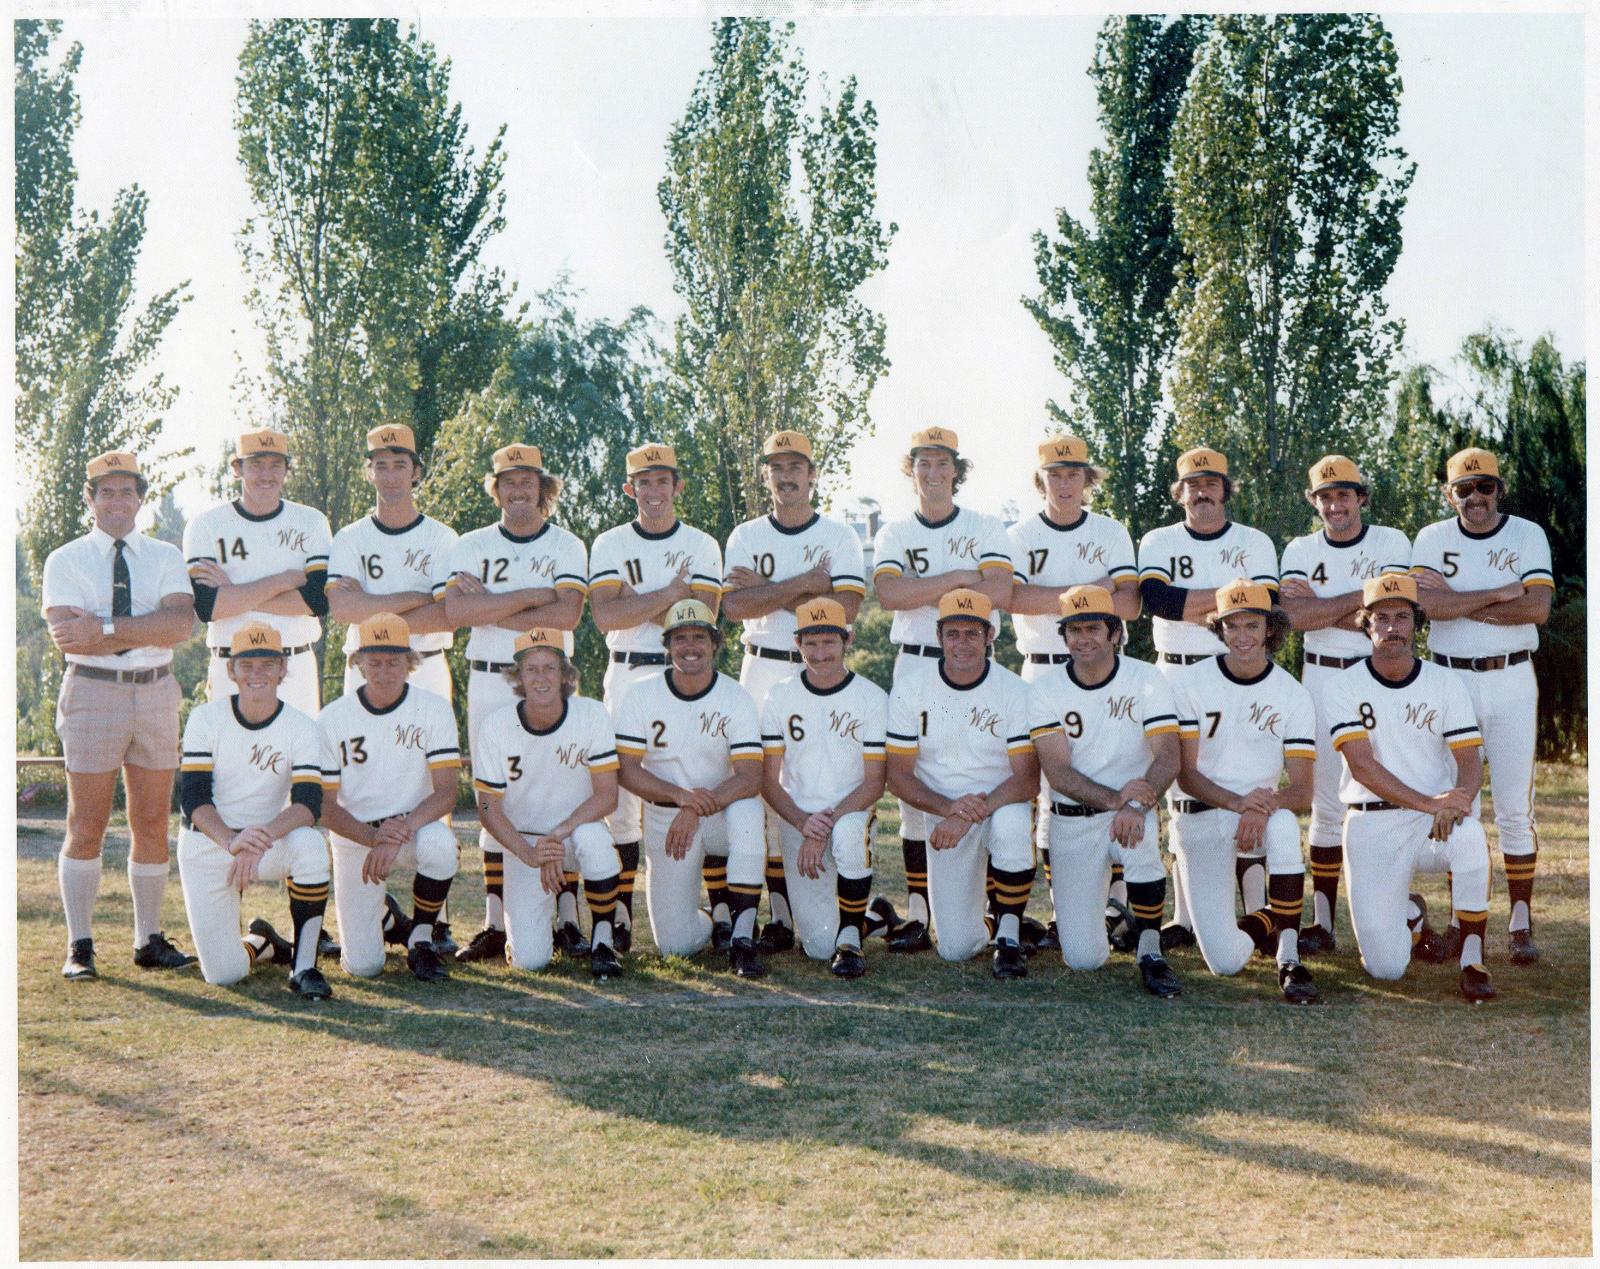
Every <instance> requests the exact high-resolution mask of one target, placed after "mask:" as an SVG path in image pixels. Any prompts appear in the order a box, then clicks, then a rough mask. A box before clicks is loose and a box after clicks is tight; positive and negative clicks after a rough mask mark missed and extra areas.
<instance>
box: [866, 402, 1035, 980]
mask: <svg viewBox="0 0 1600 1269" xmlns="http://www.w3.org/2000/svg"><path fill="white" fill-rule="evenodd" d="M959 444H960V440H959V438H958V437H957V436H956V434H955V433H954V432H952V431H951V430H950V429H949V428H947V427H929V428H924V429H923V430H922V431H920V432H915V433H913V434H912V436H911V445H910V447H909V449H908V451H907V453H906V456H905V457H904V458H903V459H902V460H901V463H900V470H901V471H902V472H903V473H904V474H905V475H907V476H909V477H910V478H911V484H912V487H913V488H914V489H915V490H916V493H917V509H916V511H915V512H913V513H912V514H911V515H910V516H908V517H907V518H906V519H904V520H895V521H892V522H891V523H889V524H886V525H884V526H883V528H881V529H880V530H878V536H877V538H876V540H875V543H874V548H873V566H872V584H873V586H875V587H876V588H877V591H878V602H879V603H880V604H882V605H883V607H884V608H885V609H886V610H888V611H890V612H892V613H894V621H893V622H892V623H891V625H890V627H889V637H890V638H891V639H892V640H893V641H894V642H895V644H896V646H897V647H898V649H899V651H898V652H897V654H896V656H895V661H894V684H895V686H898V685H899V684H900V681H901V676H902V675H907V674H910V675H913V676H919V677H920V676H921V675H923V674H924V673H928V672H930V671H929V666H930V665H931V664H932V662H934V661H937V660H938V659H939V658H940V657H941V656H942V655H943V653H942V651H941V649H940V646H939V632H938V622H939V604H940V602H941V599H942V598H943V596H944V595H946V594H947V593H948V592H950V591H952V590H958V589H963V588H965V589H970V590H976V591H978V592H979V593H981V594H982V595H983V596H984V597H985V599H986V601H987V605H988V606H987V607H986V608H985V610H984V611H985V612H987V613H989V614H990V617H989V622H990V628H991V632H992V633H998V632H999V629H1000V613H999V611H998V610H999V609H1001V608H1004V607H1006V606H1007V605H1008V604H1009V603H1010V600H1011V589H1012V577H1011V545H1010V542H1009V541H1008V539H1007V538H1006V530H1005V525H1004V524H1002V523H1001V522H1000V520H999V519H998V518H996V517H995V516H989V515H984V514H983V513H982V512H978V511H972V510H970V509H968V508H966V507H961V506H957V505H956V501H955V497H956V494H957V493H958V492H959V491H960V489H961V485H962V482H963V481H965V480H966V478H967V473H968V472H969V471H970V470H971V468H972V464H971V462H970V461H969V460H968V459H965V458H962V457H961V454H960V451H959V448H958V446H959ZM990 641H991V643H992V642H993V640H992V637H991V640H990ZM1034 792H1035V794H1037V792H1038V790H1037V789H1035V790H1034ZM932 827H933V821H932V820H930V819H929V818H928V816H926V815H925V814H923V812H922V811H920V810H918V809H917V808H916V807H915V806H914V805H912V804H911V803H910V802H908V801H907V800H906V799H904V798H901V799H900V848H901V852H902V855H903V856H904V859H905V870H906V889H907V891H908V907H907V911H906V921H905V923H904V924H903V925H901V926H900V927H899V928H898V929H897V930H895V931H894V933H892V934H891V935H890V936H889V950H890V951H891V952H921V951H925V950H927V949H928V948H929V947H931V946H933V943H932V940H931V939H930V938H929V935H928V921H929V916H928V833H929V831H930V830H931V829H932ZM968 955H971V953H968Z"/></svg>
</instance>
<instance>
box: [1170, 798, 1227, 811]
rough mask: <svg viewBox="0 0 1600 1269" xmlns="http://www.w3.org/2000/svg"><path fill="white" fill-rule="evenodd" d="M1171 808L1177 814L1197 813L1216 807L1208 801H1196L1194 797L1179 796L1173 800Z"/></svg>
mask: <svg viewBox="0 0 1600 1269" xmlns="http://www.w3.org/2000/svg"><path fill="white" fill-rule="evenodd" d="M1172 809H1173V810H1174V811H1176V812H1177V813H1178V814H1179V815H1198V814H1199V813H1200V812H1201V811H1214V810H1216V809H1217V808H1216V807H1214V806H1212V805H1211V803H1209V802H1198V801H1196V800H1195V799H1194V798H1179V799H1177V801H1175V802H1173V804H1172Z"/></svg>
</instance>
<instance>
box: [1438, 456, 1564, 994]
mask: <svg viewBox="0 0 1600 1269" xmlns="http://www.w3.org/2000/svg"><path fill="white" fill-rule="evenodd" d="M1445 476H1446V485H1445V497H1446V498H1447V499H1448V500H1449V503H1450V506H1451V508H1452V509H1453V510H1454V511H1455V513H1456V514H1455V516H1454V518H1452V519H1449V520H1441V521H1439V522H1438V523H1437V524H1430V525H1428V526H1427V527H1426V528H1425V529H1423V530H1422V532H1421V533H1419V534H1417V543H1416V546H1415V548H1414V549H1413V550H1412V552H1411V563H1412V566H1413V571H1414V572H1415V573H1416V577H1417V595H1418V597H1419V600H1420V602H1421V604H1422V607H1423V609H1424V610H1425V611H1426V612H1427V614H1428V619H1429V620H1430V621H1431V622H1432V629H1431V630H1430V631H1429V634H1428V651H1429V654H1430V655H1431V656H1432V657H1433V659H1434V660H1435V661H1436V662H1438V663H1439V664H1440V665H1442V666H1444V667H1446V668H1447V669H1449V670H1451V671H1453V672H1454V673H1456V674H1458V675H1460V676H1461V681H1462V682H1463V683H1464V684H1465V685H1466V688H1467V693H1468V694H1469V695H1470V696H1471V697H1472V708H1473V712H1474V714H1475V715H1476V717H1477V720H1478V724H1479V725H1480V726H1481V727H1482V728H1483V756H1484V759H1485V760H1486V761H1487V762H1488V764H1489V783H1490V785H1491V786H1492V788H1493V790H1494V822H1495V827H1496V828H1497V829H1499V838H1500V854H1501V855H1502V856H1503V857H1504V859H1505V866H1506V892H1507V894H1508V895H1509V897H1510V900H1511V920H1510V927H1509V928H1510V938H1509V949H1510V959H1511V963H1512V964H1513V965H1531V964H1532V963H1533V962H1534V961H1537V960H1538V959H1539V948H1538V946H1537V945H1536V944H1535V943H1534V941H1533V918H1532V904H1533V877H1534V872H1535V870H1536V869H1537V867H1538V862H1539V834H1538V832H1537V831H1536V830H1535V827H1534V822H1533V758H1534V747H1535V743H1536V741H1537V739H1538V716H1539V686H1538V683H1537V681H1536V680H1535V678H1534V674H1533V665H1532V657H1533V650H1534V649H1535V648H1537V647H1538V646H1539V627H1540V626H1542V625H1544V623H1545V622H1546V621H1548V620H1549V618H1550V602H1551V599H1552V597H1553V596H1554V594H1555V584H1556V583H1555V574H1554V573H1552V572H1551V569H1550V542H1549V539H1548V538H1546V537H1545V533H1544V530H1543V529H1541V528H1540V527H1539V526H1538V525H1536V524H1534V523H1533V522H1532V521H1530V520H1524V519H1522V518H1521V517H1520V516H1513V515H1507V514H1506V513H1505V512H1503V511H1501V510H1500V503H1501V502H1502V501H1503V500H1504V498H1505V492H1506V485H1505V480H1504V479H1503V478H1502V477H1501V475H1500V462H1499V460H1498V459H1497V458H1496V457H1495V456H1494V455H1493V454H1491V453H1489V452H1488V451H1487V450H1482V449H1464V450H1461V451H1460V452H1459V453H1457V454H1452V455H1451V456H1450V460H1449V462H1448V463H1446V465H1445ZM1461 938H1462V934H1461V931H1460V928H1459V927H1458V926H1457V925H1456V924H1454V923H1452V924H1451V926H1450V929H1449V930H1448V931H1447V932H1446V935H1445V941H1446V945H1447V946H1448V947H1450V948H1451V949H1452V950H1453V949H1454V948H1455V947H1456V946H1458V945H1459V943H1460V940H1461Z"/></svg>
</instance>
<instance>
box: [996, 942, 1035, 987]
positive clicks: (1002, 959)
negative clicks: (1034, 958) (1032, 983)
mask: <svg viewBox="0 0 1600 1269" xmlns="http://www.w3.org/2000/svg"><path fill="white" fill-rule="evenodd" d="M994 976H995V977H996V978H1026V977H1027V976H1028V958H1027V957H1025V956H1024V955H1023V954H1022V946H1021V944H1018V943H1013V942H1012V941H1011V940H1010V939H1001V940H1000V941H999V942H997V943H996V944H995V945H994Z"/></svg>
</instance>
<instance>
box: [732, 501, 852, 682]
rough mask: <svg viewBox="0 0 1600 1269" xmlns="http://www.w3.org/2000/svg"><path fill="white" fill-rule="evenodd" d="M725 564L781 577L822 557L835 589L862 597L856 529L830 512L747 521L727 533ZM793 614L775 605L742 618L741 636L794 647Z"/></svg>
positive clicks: (798, 571)
mask: <svg viewBox="0 0 1600 1269" xmlns="http://www.w3.org/2000/svg"><path fill="white" fill-rule="evenodd" d="M726 555H727V568H728V571H729V572H732V571H733V570H734V569H736V568H748V569H750V570H751V571H753V572H754V573H756V574H757V575H758V576H760V578H761V580H762V581H763V582H783V581H788V580H789V578H791V577H798V576H799V575H800V574H801V573H805V572H809V571H810V570H811V569H813V568H815V567H816V566H817V565H818V563H820V562H821V561H822V560H823V559H824V558H826V559H827V561H828V575H829V579H830V582H831V585H832V587H833V589H834V590H836V591H841V592H844V593H846V594H851V595H860V596H863V597H865V595H866V593H867V583H866V578H865V577H864V575H863V573H862V567H863V566H862V562H861V539H860V538H859V537H857V536H856V531H855V530H854V529H852V528H851V527H850V526H849V525H847V524H845V523H844V522H843V521H841V520H835V519H834V518H833V517H832V516H825V515H820V514H813V515H812V517H811V519H810V520H809V521H808V522H807V523H805V524H803V525H798V526H796V527H794V528H786V527H785V526H783V525H781V524H779V523H778V522H777V520H775V519H774V518H773V517H772V516H758V517H756V518H755V519H754V520H746V521H745V522H744V523H743V524H741V525H739V527H738V528H736V529H734V531H733V533H732V534H730V535H729V537H728V549H727V552H726ZM794 630H795V618H794V613H792V612H790V611H789V610H788V609H787V608H778V609H776V610H774V611H773V612H769V613H767V614H766V615H765V616H761V617H751V618H749V619H748V620H747V621H746V622H745V623H744V641H745V642H746V643H748V644H751V645H753V646H755V647H758V648H772V649H775V650H778V651H782V652H792V651H793V650H794Z"/></svg>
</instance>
